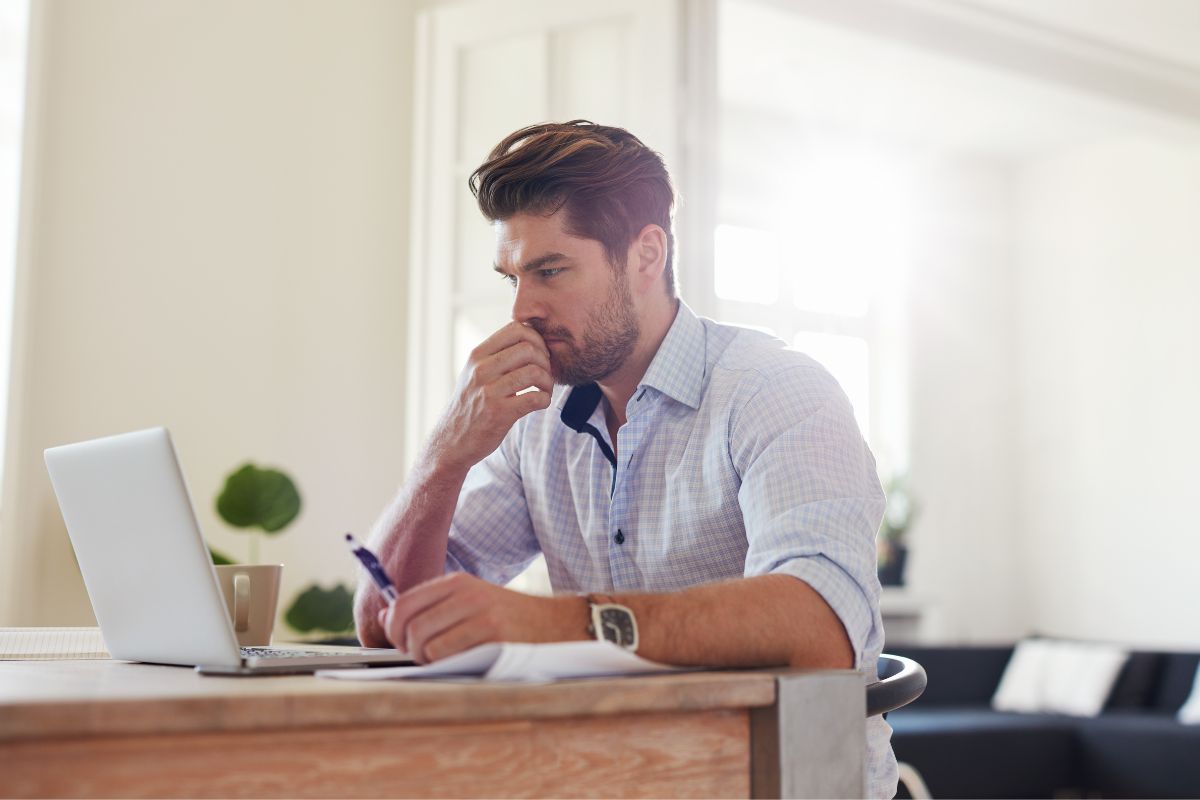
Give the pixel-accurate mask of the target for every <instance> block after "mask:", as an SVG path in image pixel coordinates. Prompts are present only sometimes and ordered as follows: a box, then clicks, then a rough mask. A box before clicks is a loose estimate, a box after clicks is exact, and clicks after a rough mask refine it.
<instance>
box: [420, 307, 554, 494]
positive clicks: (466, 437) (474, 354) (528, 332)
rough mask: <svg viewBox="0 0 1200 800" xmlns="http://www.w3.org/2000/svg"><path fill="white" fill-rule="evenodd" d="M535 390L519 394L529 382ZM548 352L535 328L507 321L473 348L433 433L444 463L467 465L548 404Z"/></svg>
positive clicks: (550, 381)
mask: <svg viewBox="0 0 1200 800" xmlns="http://www.w3.org/2000/svg"><path fill="white" fill-rule="evenodd" d="M531 386H534V387H537V389H538V391H531V392H525V393H524V394H517V392H521V391H522V390H524V389H528V388H529V387H531ZM553 389H554V379H553V378H552V377H551V376H550V355H549V351H548V350H547V349H546V343H545V342H544V341H542V337H541V336H540V335H538V333H537V331H535V330H533V329H532V328H528V327H526V326H524V325H521V324H519V323H516V322H510V323H508V324H507V325H505V326H504V327H503V328H501V329H500V330H498V331H496V332H495V333H494V334H492V335H491V336H489V337H488V338H487V339H486V340H485V341H484V342H483V343H482V344H480V345H479V346H478V347H476V348H475V349H474V350H472V351H471V356H470V358H469V359H468V360H467V365H466V366H465V367H464V368H463V371H462V374H461V375H460V376H459V379H458V385H457V386H456V387H455V390H454V399H453V400H451V402H450V406H449V407H448V408H447V409H446V413H445V414H443V415H442V418H441V420H440V421H439V422H438V425H437V429H436V430H435V432H434V434H433V440H432V447H433V449H434V453H433V454H434V456H435V458H436V459H437V461H438V463H439V464H440V465H442V466H447V467H452V468H457V469H460V470H464V471H465V470H468V469H470V468H471V467H473V466H474V465H475V464H477V463H478V462H480V461H482V460H483V459H484V458H485V457H486V456H487V455H488V454H489V453H491V452H492V451H493V450H495V449H496V448H497V447H498V446H499V445H500V441H501V440H502V439H503V438H504V436H505V434H507V433H508V431H509V429H510V428H511V427H512V426H513V423H515V422H516V421H517V420H518V419H520V418H521V417H523V416H525V415H526V414H528V413H530V412H532V411H537V410H539V409H543V408H546V407H547V406H549V405H550V393H551V392H552V391H553Z"/></svg>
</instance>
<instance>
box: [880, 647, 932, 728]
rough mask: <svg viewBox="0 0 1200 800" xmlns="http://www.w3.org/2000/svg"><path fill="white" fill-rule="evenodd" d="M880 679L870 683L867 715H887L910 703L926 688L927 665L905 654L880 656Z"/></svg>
mask: <svg viewBox="0 0 1200 800" xmlns="http://www.w3.org/2000/svg"><path fill="white" fill-rule="evenodd" d="M878 673H879V680H878V681H876V682H875V683H869V684H867V716H868V717H873V716H875V715H876V714H886V713H887V712H889V711H895V710H896V709H897V708H901V707H903V706H906V705H908V704H909V703H911V702H912V701H913V700H916V699H917V698H918V697H920V696H921V692H923V691H925V684H926V683H927V682H928V679H927V678H926V677H925V668H924V667H922V666H921V665H920V664H918V663H917V662H916V661H913V660H912V659H911V658H905V657H903V656H891V655H888V654H886V653H884V654H882V655H880V656H879V667H878Z"/></svg>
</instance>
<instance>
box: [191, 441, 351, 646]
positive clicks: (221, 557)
mask: <svg viewBox="0 0 1200 800" xmlns="http://www.w3.org/2000/svg"><path fill="white" fill-rule="evenodd" d="M301 507H302V501H301V499H300V491H299V490H298V489H297V488H296V483H295V481H293V480H292V479H291V477H290V476H288V475H287V473H285V472H283V471H282V470H279V469H273V468H261V467H258V466H256V465H254V464H252V463H249V462H247V463H246V464H243V465H242V466H240V467H238V468H237V469H235V470H234V471H233V472H231V473H229V475H228V476H226V478H225V484H224V486H223V488H222V489H221V493H220V494H219V495H217V500H216V510H217V515H218V516H220V517H221V519H222V520H224V521H225V522H226V524H228V525H229V526H230V527H232V528H234V529H235V530H238V531H244V532H246V533H248V534H249V535H250V537H251V538H250V544H249V561H248V563H250V564H257V563H258V557H259V553H258V546H259V538H260V537H261V536H264V535H266V536H277V535H279V534H281V533H283V532H284V530H285V529H286V528H287V527H288V526H290V525H291V524H292V522H293V521H295V519H296V517H298V516H299V515H300V509H301ZM209 551H210V552H211V553H212V558H213V563H215V564H233V563H235V562H234V561H233V559H231V558H230V557H229V556H227V555H226V554H224V553H221V552H219V551H217V550H214V549H213V548H211V547H210V548H209ZM284 621H285V622H286V623H287V625H288V627H290V628H292V629H293V630H294V631H296V632H297V633H303V634H309V635H313V634H320V635H325V636H328V635H338V634H342V635H344V634H347V633H350V632H352V631H353V630H354V597H353V592H352V591H351V590H350V589H349V588H347V587H346V586H345V585H343V584H340V583H339V584H337V585H335V586H334V587H333V588H332V589H323V588H321V586H319V585H318V584H316V583H312V584H310V585H309V586H307V587H305V588H304V589H302V590H301V591H300V592H299V594H297V596H296V597H295V599H294V600H293V601H292V604H291V605H290V606H289V607H288V610H287V611H286V612H285V613H284Z"/></svg>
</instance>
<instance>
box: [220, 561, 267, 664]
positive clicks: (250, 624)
mask: <svg viewBox="0 0 1200 800" xmlns="http://www.w3.org/2000/svg"><path fill="white" fill-rule="evenodd" d="M216 570H217V580H218V582H219V583H220V584H221V594H223V595H225V608H226V609H227V610H228V611H229V620H230V622H232V623H233V632H234V634H236V635H237V640H238V645H239V646H241V647H255V646H257V647H264V646H266V645H269V644H270V643H271V631H272V630H273V629H274V628H275V609H276V608H278V607H279V581H280V578H281V577H282V576H283V564H221V565H218V566H217V567H216Z"/></svg>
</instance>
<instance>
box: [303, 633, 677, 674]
mask: <svg viewBox="0 0 1200 800" xmlns="http://www.w3.org/2000/svg"><path fill="white" fill-rule="evenodd" d="M684 669H685V668H684V667H671V666H667V665H666V664H658V663H655V662H653V661H647V660H646V659H644V658H639V657H638V656H636V655H634V654H633V653H630V652H629V651H627V650H622V649H621V648H620V647H617V646H616V645H615V644H613V643H612V642H553V643H549V644H523V643H515V642H509V643H503V644H481V645H479V646H478V647H475V648H472V649H470V650H466V651H464V652H462V653H459V654H458V655H453V656H450V657H449V658H443V659H442V660H440V661H435V662H434V663H432V664H426V665H424V666H417V667H376V668H372V669H324V670H320V671H318V672H317V677H320V678H337V679H339V680H347V681H382V680H390V679H403V678H439V677H450V676H464V675H466V676H476V677H480V678H482V679H483V680H485V681H526V682H528V681H532V682H544V681H552V680H556V679H560V678H596V677H601V676H605V675H637V674H645V673H654V672H679V671H682V670H684Z"/></svg>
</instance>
